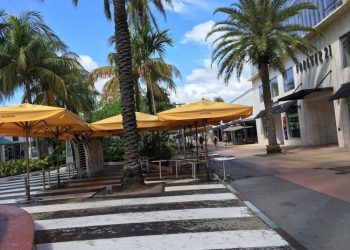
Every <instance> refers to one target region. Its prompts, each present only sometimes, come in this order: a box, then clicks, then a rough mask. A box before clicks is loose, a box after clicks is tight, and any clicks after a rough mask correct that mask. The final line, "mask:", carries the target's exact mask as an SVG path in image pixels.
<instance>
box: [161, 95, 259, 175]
mask: <svg viewBox="0 0 350 250" xmlns="http://www.w3.org/2000/svg"><path fill="white" fill-rule="evenodd" d="M252 113H253V107H251V106H246V105H240V104H232V103H224V102H212V101H206V100H201V101H199V102H195V103H190V104H186V105H183V106H180V107H177V108H173V109H169V110H167V111H164V112H161V113H158V117H159V119H160V120H161V121H168V122H171V121H172V122H174V121H177V122H180V123H181V122H183V123H185V122H189V121H193V122H195V124H196V128H197V127H198V125H199V124H201V125H203V126H204V127H205V131H206V125H207V124H216V123H219V122H220V121H232V120H236V119H243V118H246V117H249V116H251V115H252ZM196 141H197V143H198V138H197V140H196ZM205 156H206V163H207V178H209V172H208V171H209V169H208V145H207V140H205ZM197 157H198V144H197Z"/></svg>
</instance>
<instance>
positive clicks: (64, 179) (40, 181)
mask: <svg viewBox="0 0 350 250" xmlns="http://www.w3.org/2000/svg"><path fill="white" fill-rule="evenodd" d="M56 180H57V177H56V176H55V177H51V182H52V183H55V182H56ZM60 180H61V181H66V180H68V177H62V178H61V177H60ZM42 183H43V181H42V179H41V180H30V184H31V185H32V184H35V185H42ZM48 183H49V179H48V178H46V185H48ZM21 186H24V180H21V181H18V183H9V184H8V183H7V184H3V185H1V186H0V190H3V189H7V188H11V187H21Z"/></svg>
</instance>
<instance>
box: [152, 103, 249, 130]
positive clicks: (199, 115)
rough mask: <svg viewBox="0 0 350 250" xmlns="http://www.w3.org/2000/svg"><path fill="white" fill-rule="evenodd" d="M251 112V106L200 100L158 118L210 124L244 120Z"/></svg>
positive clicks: (160, 114)
mask: <svg viewBox="0 0 350 250" xmlns="http://www.w3.org/2000/svg"><path fill="white" fill-rule="evenodd" d="M252 112H253V108H252V107H251V106H245V105H239V104H231V103H224V102H211V101H205V100H201V101H199V102H195V103H190V104H186V105H183V106H181V107H178V108H173V109H169V110H167V111H164V112H161V113H159V114H158V117H159V119H160V120H161V121H178V122H181V121H201V120H205V121H206V123H210V124H212V123H217V122H220V121H231V120H235V119H242V118H246V117H249V116H251V115H252Z"/></svg>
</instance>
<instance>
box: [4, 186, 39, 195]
mask: <svg viewBox="0 0 350 250" xmlns="http://www.w3.org/2000/svg"><path fill="white" fill-rule="evenodd" d="M42 188H43V187H42V186H37V187H30V190H40V189H42ZM21 191H24V187H23V188H14V189H7V190H1V191H0V194H4V193H12V192H21Z"/></svg>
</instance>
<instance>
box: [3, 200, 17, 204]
mask: <svg viewBox="0 0 350 250" xmlns="http://www.w3.org/2000/svg"><path fill="white" fill-rule="evenodd" d="M14 203H16V199H7V200H0V205H5V204H14Z"/></svg>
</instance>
